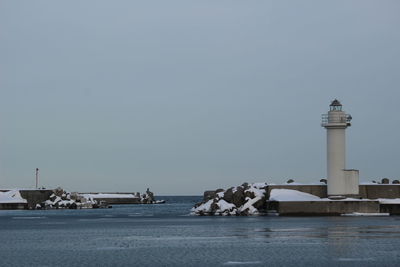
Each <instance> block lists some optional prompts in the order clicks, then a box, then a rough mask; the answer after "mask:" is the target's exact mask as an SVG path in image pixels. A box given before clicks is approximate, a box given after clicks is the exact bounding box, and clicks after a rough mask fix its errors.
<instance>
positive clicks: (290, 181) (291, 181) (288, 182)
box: [286, 179, 294, 184]
mask: <svg viewBox="0 0 400 267" xmlns="http://www.w3.org/2000/svg"><path fill="white" fill-rule="evenodd" d="M286 183H287V184H291V183H294V180H293V179H289V180H287V182H286Z"/></svg>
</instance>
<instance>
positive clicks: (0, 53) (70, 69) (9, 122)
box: [0, 0, 400, 195]
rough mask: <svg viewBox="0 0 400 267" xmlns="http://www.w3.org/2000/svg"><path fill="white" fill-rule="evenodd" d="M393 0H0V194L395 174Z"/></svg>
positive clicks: (197, 190)
mask: <svg viewBox="0 0 400 267" xmlns="http://www.w3.org/2000/svg"><path fill="white" fill-rule="evenodd" d="M399 14H400V2H399V1H396V0H393V1H387V0H382V1H368V0H360V1H348V0H343V1H340V0H336V1H320V0H318V1H317V0H316V1H264V0H254V1H252V0H249V1H244V0H243V1H239V0H229V1H216V0H209V1H207V0H203V1H190V0H182V1H175V0H170V1H165V0H160V1H151V0H149V1H147V0H146V1H130V0H129V1H128V0H127V1H99V0H96V1H94V0H93V1H15V0H10V1H5V0H0V187H2V188H9V187H30V186H34V169H35V168H36V167H38V168H40V169H41V184H42V185H44V186H46V187H53V186H59V185H60V186H62V187H63V188H66V189H67V190H79V191H144V190H145V189H146V188H147V187H150V188H151V189H152V190H153V191H154V192H155V193H156V194H158V195H160V194H202V192H203V191H204V190H206V189H215V188H218V187H229V186H233V185H237V184H241V183H242V182H244V181H249V182H257V181H259V182H262V181H268V182H274V183H279V182H284V181H286V180H287V179H289V178H293V179H295V180H296V181H298V182H315V181H318V180H319V179H320V178H323V177H325V172H326V171H325V169H326V163H325V130H324V129H323V128H321V127H320V119H321V118H320V115H321V114H322V113H325V112H326V111H327V109H328V105H329V103H330V101H331V100H332V99H333V98H336V97H337V98H338V99H340V100H341V101H342V103H343V105H344V109H345V110H346V111H347V112H348V113H350V114H351V115H352V116H353V118H354V120H353V126H352V127H351V128H349V129H348V130H347V144H348V146H347V151H348V159H347V165H348V167H349V168H356V169H360V175H361V179H362V180H365V181H370V180H371V179H375V178H377V177H380V178H381V177H389V178H400V170H399V160H400V142H399V136H400V116H399V113H400V112H399V111H398V108H399V104H398V103H399V101H400V30H399V29H400V15H399Z"/></svg>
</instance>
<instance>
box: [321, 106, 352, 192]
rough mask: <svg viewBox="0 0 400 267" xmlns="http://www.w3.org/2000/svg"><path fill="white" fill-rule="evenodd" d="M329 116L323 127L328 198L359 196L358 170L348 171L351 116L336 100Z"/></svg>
mask: <svg viewBox="0 0 400 267" xmlns="http://www.w3.org/2000/svg"><path fill="white" fill-rule="evenodd" d="M329 107H330V110H329V112H328V114H323V115H322V127H325V128H326V130H327V131H326V132H327V182H328V196H329V197H330V198H340V197H345V196H356V195H358V194H359V182H358V179H359V178H358V177H359V173H358V170H348V169H346V128H347V127H349V126H351V124H350V121H351V119H352V118H351V116H350V115H349V114H346V113H345V112H344V111H343V110H342V104H340V102H339V101H338V100H337V99H335V100H334V101H332V103H331V105H330V106H329Z"/></svg>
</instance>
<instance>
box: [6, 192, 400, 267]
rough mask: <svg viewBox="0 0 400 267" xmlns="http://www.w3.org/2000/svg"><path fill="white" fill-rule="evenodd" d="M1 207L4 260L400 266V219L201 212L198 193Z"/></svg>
mask: <svg viewBox="0 0 400 267" xmlns="http://www.w3.org/2000/svg"><path fill="white" fill-rule="evenodd" d="M164 199H166V200H167V201H168V203H167V204H164V205H129V206H114V207H113V208H112V209H96V210H48V211H0V241H1V242H0V265H1V266H231V265H233V266H241V265H243V266H400V217H313V218H311V217H196V216H189V210H190V208H191V207H192V206H193V204H194V203H195V202H198V201H200V197H164Z"/></svg>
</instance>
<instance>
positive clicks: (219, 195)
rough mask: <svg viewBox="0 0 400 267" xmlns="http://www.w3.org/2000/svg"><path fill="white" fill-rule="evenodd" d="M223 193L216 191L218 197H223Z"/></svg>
mask: <svg viewBox="0 0 400 267" xmlns="http://www.w3.org/2000/svg"><path fill="white" fill-rule="evenodd" d="M224 194H225V192H218V193H217V196H218V197H219V198H223V197H224Z"/></svg>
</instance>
